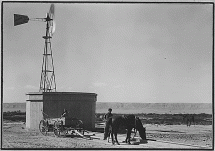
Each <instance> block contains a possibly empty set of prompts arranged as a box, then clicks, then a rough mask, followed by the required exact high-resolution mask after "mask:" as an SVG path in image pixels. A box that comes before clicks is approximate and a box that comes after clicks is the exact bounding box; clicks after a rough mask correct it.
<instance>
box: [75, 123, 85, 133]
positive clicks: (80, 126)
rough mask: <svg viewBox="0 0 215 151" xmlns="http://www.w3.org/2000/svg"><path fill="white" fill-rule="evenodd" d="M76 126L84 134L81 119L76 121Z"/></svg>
mask: <svg viewBox="0 0 215 151" xmlns="http://www.w3.org/2000/svg"><path fill="white" fill-rule="evenodd" d="M76 128H78V129H79V132H82V134H83V135H84V123H83V122H82V120H78V121H77V123H76Z"/></svg>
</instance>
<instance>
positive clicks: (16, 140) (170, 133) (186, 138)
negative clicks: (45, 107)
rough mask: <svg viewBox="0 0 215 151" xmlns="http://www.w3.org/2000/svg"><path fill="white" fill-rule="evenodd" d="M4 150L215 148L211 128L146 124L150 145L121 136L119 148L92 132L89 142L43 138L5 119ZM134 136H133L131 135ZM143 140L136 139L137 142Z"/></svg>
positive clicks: (22, 123) (69, 138) (3, 129)
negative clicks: (126, 141)
mask: <svg viewBox="0 0 215 151" xmlns="http://www.w3.org/2000/svg"><path fill="white" fill-rule="evenodd" d="M2 126H3V127H2V148H3V149H51V148H54V149H60V148H64V149H65V148H68V149H69V148H82V149H87V148H89V149H91V148H97V149H99V148H103V149H105V148H132V149H133V148H142V149H147V148H150V149H158V148H160V149H174V148H177V149H178V148H180V149H213V144H212V140H213V134H212V133H213V131H212V125H191V126H190V127H187V126H186V125H156V124H155V125H153V124H144V127H145V128H146V137H147V139H148V140H147V142H142V143H141V141H139V143H137V145H132V144H133V143H132V144H131V145H128V144H126V143H123V140H124V139H125V135H126V134H119V135H118V140H119V142H120V145H112V143H110V142H108V141H107V140H102V138H103V133H101V132H89V133H87V135H93V134H94V135H95V136H94V137H95V139H92V140H89V139H85V138H81V137H78V136H73V137H71V136H67V137H60V138H59V137H55V136H54V134H53V132H50V133H49V134H48V136H44V135H43V134H41V133H40V132H39V131H38V130H27V129H26V128H25V123H24V122H12V121H7V120H4V122H3V124H2ZM132 136H134V134H133V133H132ZM138 140H140V139H139V138H138V134H137V136H136V137H135V138H134V141H135V142H137V141H138Z"/></svg>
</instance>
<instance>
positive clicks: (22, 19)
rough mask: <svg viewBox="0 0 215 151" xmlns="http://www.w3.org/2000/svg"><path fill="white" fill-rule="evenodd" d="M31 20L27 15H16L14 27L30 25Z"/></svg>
mask: <svg viewBox="0 0 215 151" xmlns="http://www.w3.org/2000/svg"><path fill="white" fill-rule="evenodd" d="M28 21H29V18H28V16H26V15H19V14H14V26H17V25H21V24H25V23H28Z"/></svg>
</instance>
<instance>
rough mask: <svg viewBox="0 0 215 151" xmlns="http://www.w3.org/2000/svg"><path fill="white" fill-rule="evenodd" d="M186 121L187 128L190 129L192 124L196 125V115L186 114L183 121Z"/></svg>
mask: <svg viewBox="0 0 215 151" xmlns="http://www.w3.org/2000/svg"><path fill="white" fill-rule="evenodd" d="M184 120H185V121H186V123H187V127H190V125H191V122H193V124H194V125H195V120H194V115H193V114H185V115H183V121H184Z"/></svg>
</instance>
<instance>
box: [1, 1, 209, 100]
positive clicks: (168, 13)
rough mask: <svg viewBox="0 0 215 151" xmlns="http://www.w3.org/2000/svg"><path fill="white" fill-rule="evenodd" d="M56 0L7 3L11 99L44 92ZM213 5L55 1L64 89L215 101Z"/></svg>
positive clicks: (6, 78) (112, 96)
mask: <svg viewBox="0 0 215 151" xmlns="http://www.w3.org/2000/svg"><path fill="white" fill-rule="evenodd" d="M50 5H51V4H50V3H3V49H2V50H3V102H4V103H12V102H25V101H26V93H28V92H39V85H40V78H41V70H42V59H43V56H42V54H43V50H44V45H45V41H44V39H43V38H42V36H45V30H46V24H45V22H39V21H29V22H28V23H26V24H22V25H19V26H14V21H13V20H14V18H13V17H14V15H13V14H22V15H27V16H28V17H29V18H45V17H46V13H47V12H48V11H49V8H50ZM212 13H213V6H212V4H188V3H187V4H183V3H159V4H158V3H141V4H137V3H130V4H125V3H124V4H123V3H98V4H97V3H91V4H90V3H55V21H56V30H55V33H54V35H53V37H52V39H51V45H52V53H53V61H54V70H55V81H56V87H57V92H89V93H96V94H97V95H98V96H97V102H131V103H132V102H139V103H212V52H213V50H212V46H213V37H212V36H213V35H212V29H213V26H212V24H213V20H212V18H213V15H212Z"/></svg>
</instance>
